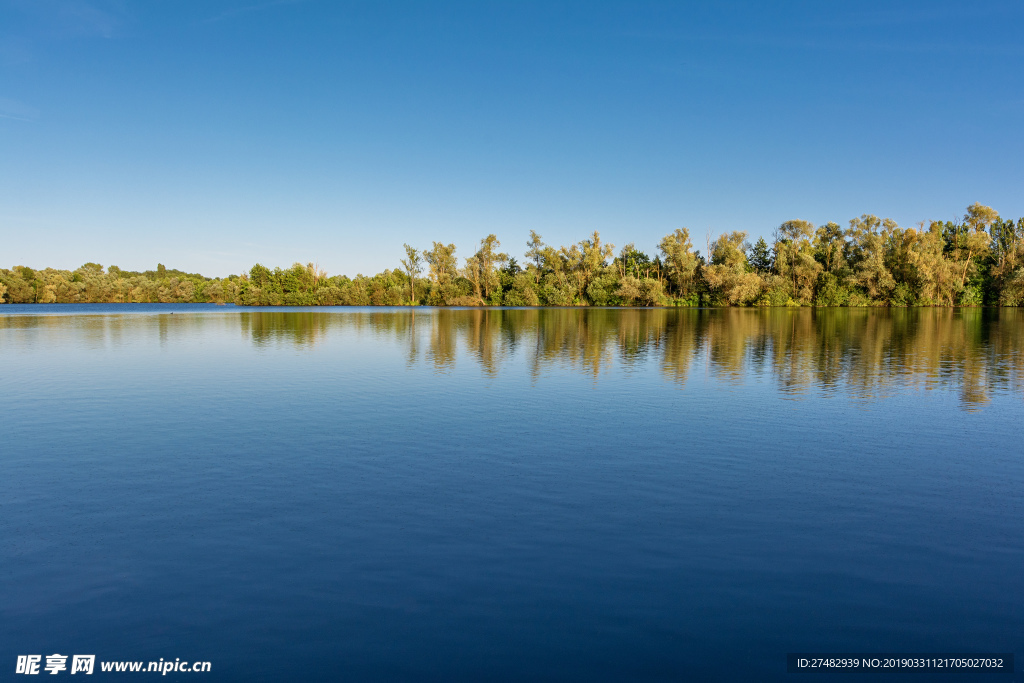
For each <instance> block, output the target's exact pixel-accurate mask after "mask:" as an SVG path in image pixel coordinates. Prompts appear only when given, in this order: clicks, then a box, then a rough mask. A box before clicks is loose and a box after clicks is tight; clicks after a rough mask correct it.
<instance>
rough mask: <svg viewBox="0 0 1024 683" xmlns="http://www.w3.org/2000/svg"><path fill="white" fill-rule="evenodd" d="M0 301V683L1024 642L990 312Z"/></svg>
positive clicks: (407, 672) (642, 670) (723, 660)
mask: <svg viewBox="0 0 1024 683" xmlns="http://www.w3.org/2000/svg"><path fill="white" fill-rule="evenodd" d="M0 308H2V309H3V310H2V311H0V362H2V370H0V416H2V417H0V449H2V454H0V649H2V652H0V671H6V672H7V673H9V674H10V675H11V678H21V677H20V676H15V675H14V674H13V672H14V670H15V661H16V657H17V655H21V654H41V655H49V654H52V653H62V654H75V653H83V654H95V655H96V657H97V661H112V660H145V661H151V660H157V659H159V658H164V659H165V660H173V659H175V658H181V659H183V660H186V661H188V660H193V661H194V660H205V661H210V662H211V665H212V666H211V671H210V673H206V674H198V673H188V674H183V673H179V674H174V673H171V674H168V675H167V676H166V677H164V678H165V679H166V680H209V681H213V680H217V681H336V680H339V681H340V680H354V681H355V680H358V681H362V680H366V681H378V680H380V681H398V680H428V681H429V680H437V681H453V680H489V681H502V680H508V681H513V680H516V681H517V680H526V679H529V680H559V681H562V680H564V681H620V680H637V681H639V680H644V681H647V680H650V681H661V680H663V681H679V680H709V681H716V680H721V681H731V680H759V681H761V680H763V681H772V680H791V679H792V680H798V681H799V680H807V681H821V680H866V677H865V676H864V675H861V674H844V675H835V676H832V677H831V678H830V677H829V676H827V675H823V674H787V673H786V653H787V652H814V651H825V652H900V651H903V652H944V651H950V652H1016V653H1017V655H1018V657H1020V656H1022V655H1024V514H1022V513H1024V504H1022V501H1024V493H1022V484H1024V448H1022V446H1021V444H1022V441H1024V422H1022V418H1024V355H1022V350H1024V314H1022V313H1021V312H1018V311H1016V310H1003V311H978V310H975V311H930V310H924V311H867V310H850V311H845V310H841V311H826V312H817V313H816V312H814V311H809V310H803V311H789V310H782V311H778V310H775V311H755V310H746V311H738V310H720V311H678V310H656V311H642V310H548V311H537V310H489V311H481V310H436V309H417V310H415V311H414V312H413V311H410V309H272V310H267V309H241V308H235V307H230V306H229V307H214V306H208V307H207V306H185V305H168V306H159V305H152V306H150V305H121V306H117V305H111V306H97V305H82V306H59V305H48V306H5V307H0ZM172 312H173V314H172ZM69 661H70V660H69ZM44 663H45V660H44ZM96 668H97V673H96V674H95V675H96V677H97V678H101V679H103V678H110V679H121V680H125V679H127V680H131V679H138V678H143V679H146V678H152V677H153V676H155V675H156V674H153V673H148V674H146V673H139V674H129V673H121V674H109V675H106V676H104V675H103V674H101V673H99V671H98V669H99V664H97V666H96ZM1021 668H1022V667H1021V664H1020V663H1018V665H1017V669H1018V671H1019V670H1020V669H1021ZM43 674H44V675H46V674H45V672H43ZM68 674H69V672H68V671H64V672H62V673H61V675H68ZM5 675H6V674H5ZM868 678H870V676H869V677H868ZM880 678H882V679H884V680H902V679H901V678H900V677H899V676H896V675H882V676H880ZM907 678H910V679H911V680H933V678H931V675H929V674H924V675H920V674H918V675H910V676H908V677H907ZM940 678H941V680H975V679H976V678H977V675H975V676H966V675H942V676H941V677H940ZM1021 678H1022V677H1021V674H1019V673H1018V674H1014V675H1013V676H1005V675H998V674H997V675H994V676H987V677H984V679H985V680H1021ZM5 680H6V679H5ZM872 680H874V679H873V678H872Z"/></svg>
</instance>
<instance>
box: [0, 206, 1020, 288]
mask: <svg viewBox="0 0 1024 683" xmlns="http://www.w3.org/2000/svg"><path fill="white" fill-rule="evenodd" d="M526 246H527V250H526V252H525V254H524V258H523V261H522V263H520V262H519V261H518V260H517V259H516V258H515V257H512V256H509V255H508V254H506V253H504V252H501V251H499V250H500V248H501V244H500V242H499V241H498V238H497V237H496V236H495V235H488V236H487V237H485V238H484V239H483V240H481V241H480V247H479V249H478V250H477V251H476V252H475V253H474V254H472V255H470V256H469V257H468V258H466V259H464V260H463V264H462V265H461V267H460V265H459V259H458V258H457V256H456V253H455V245H454V244H444V243H442V242H433V243H432V245H431V247H430V248H429V249H417V248H414V247H411V246H409V245H404V247H405V258H402V259H399V262H400V265H401V267H399V268H395V269H394V270H385V271H384V272H382V273H378V274H377V275H373V276H364V275H357V276H356V277H355V278H349V277H347V276H344V275H340V276H334V277H328V276H327V274H326V273H325V272H324V271H323V270H322V269H320V268H319V267H317V266H316V265H315V264H312V263H310V264H306V265H303V264H299V263H296V264H295V265H293V266H292V267H291V268H288V269H281V268H275V269H273V270H271V269H270V268H267V267H266V266H263V265H261V264H256V265H255V266H253V267H252V268H251V269H250V270H249V272H248V273H245V274H242V275H232V276H230V277H227V278H207V277H203V276H202V275H198V274H195V273H183V272H180V271H176V270H167V269H166V268H164V266H162V265H160V266H158V267H157V270H155V271H153V270H151V271H145V272H136V271H123V270H121V269H119V268H118V267H116V266H110V267H109V268H107V269H106V271H104V268H103V266H101V265H99V264H96V263H87V264H85V265H83V266H82V267H81V268H79V269H77V270H75V271H68V270H56V269H53V268H47V269H45V270H33V269H32V268H29V267H26V266H17V267H15V268H13V269H10V270H5V269H3V270H0V299H2V301H3V302H4V303H120V302H162V303H204V302H214V303H226V302H233V303H236V304H241V305H250V306H276V305H286V306H288V305H297V306H311V305H345V306H368V305H372V306H398V305H432V306H982V305H988V306H1019V305H1020V304H1021V303H1022V302H1024V218H1020V219H1018V220H1017V221H1013V220H1003V219H1002V218H1000V216H999V214H998V213H997V212H996V211H995V210H994V209H992V208H991V207H988V206H983V205H981V204H978V203H975V204H973V205H971V206H969V207H968V208H967V212H966V213H965V214H964V216H963V219H961V220H957V221H945V222H941V221H932V222H931V223H929V224H928V225H927V226H926V225H925V223H923V222H922V223H921V224H919V225H918V226H917V227H913V228H903V227H900V226H898V225H897V224H896V223H895V222H894V221H892V220H890V219H880V218H878V217H876V216H873V215H869V214H865V215H862V216H860V217H859V218H855V219H853V220H851V221H850V222H849V227H847V228H845V229H844V228H842V227H841V226H840V225H838V224H837V223H831V222H830V223H827V224H826V225H823V226H820V227H815V226H814V225H813V224H811V223H808V222H807V221H802V220H792V221H786V222H785V223H783V224H782V225H780V226H779V227H778V228H777V229H776V230H775V232H774V235H773V238H772V243H771V244H769V243H768V242H767V241H765V240H764V239H763V238H761V239H758V240H757V242H756V243H754V244H750V242H748V240H747V233H746V232H729V233H725V234H723V235H720V236H718V237H717V238H716V239H714V240H712V239H711V238H710V237H709V238H708V239H707V241H706V244H705V253H704V254H702V253H701V252H700V250H697V249H694V245H693V242H692V239H691V236H690V233H689V231H688V230H687V229H686V228H681V229H678V230H675V231H674V232H673V233H672V234H670V235H666V236H665V237H664V238H663V239H662V240H661V242H660V243H659V245H658V252H657V253H656V254H655V255H654V256H653V257H652V256H650V255H649V254H646V253H644V252H642V251H640V250H638V249H637V248H636V247H635V246H634V245H633V244H627V245H626V246H625V247H622V248H621V249H619V250H618V251H617V252H616V250H615V247H614V246H613V245H611V244H607V243H604V242H602V241H601V236H600V235H599V234H598V233H597V232H595V233H594V234H593V235H592V236H591V237H590V238H589V239H585V240H583V241H581V242H579V243H577V244H573V245H570V246H562V247H557V248H556V247H553V246H550V245H547V244H545V243H544V242H543V240H542V238H541V236H540V235H538V234H537V233H536V232H533V231H531V232H530V239H529V241H528V242H527V244H526Z"/></svg>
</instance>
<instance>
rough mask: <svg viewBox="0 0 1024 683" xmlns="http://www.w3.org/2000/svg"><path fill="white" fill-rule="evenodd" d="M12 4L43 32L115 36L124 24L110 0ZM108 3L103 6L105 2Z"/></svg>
mask: <svg viewBox="0 0 1024 683" xmlns="http://www.w3.org/2000/svg"><path fill="white" fill-rule="evenodd" d="M10 4H11V6H12V7H14V8H15V9H17V10H20V12H21V13H22V14H23V15H24V16H25V17H27V18H28V19H29V21H30V22H31V23H30V24H29V25H30V26H31V25H32V24H34V25H35V26H34V27H33V28H34V31H35V32H38V33H40V34H42V35H47V34H48V35H49V36H51V37H57V38H64V37H70V36H91V37H100V38H113V37H114V36H115V34H116V33H117V30H118V28H119V26H120V24H121V20H120V17H119V15H120V14H122V13H121V12H119V11H116V9H117V8H116V7H114V8H111V7H110V3H109V2H107V3H99V2H88V1H86V0H32V1H31V2H28V1H26V0H13V2H11V3H10ZM104 4H105V5H107V8H104V7H103V5H104Z"/></svg>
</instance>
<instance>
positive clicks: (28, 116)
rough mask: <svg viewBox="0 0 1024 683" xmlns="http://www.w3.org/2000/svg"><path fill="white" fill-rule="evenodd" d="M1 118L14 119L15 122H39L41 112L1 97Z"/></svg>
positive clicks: (22, 103)
mask: <svg viewBox="0 0 1024 683" xmlns="http://www.w3.org/2000/svg"><path fill="white" fill-rule="evenodd" d="M0 118H5V119H14V120H15V121H28V122H32V121H37V120H38V119H39V110H38V109H36V108H35V107H30V106H29V105H27V104H25V103H24V102H19V101H18V100H9V99H5V98H3V97H0Z"/></svg>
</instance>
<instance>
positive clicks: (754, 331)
mask: <svg viewBox="0 0 1024 683" xmlns="http://www.w3.org/2000/svg"><path fill="white" fill-rule="evenodd" d="M83 309H84V310H86V311H88V312H89V315H74V316H70V317H68V316H62V315H60V314H61V313H62V312H65V311H73V312H75V313H80V312H81V311H82V310H83ZM126 309H127V310H129V311H132V312H133V314H132V315H118V314H116V313H120V312H121V311H124V310H126ZM26 310H28V309H27V308H26V307H13V306H12V307H10V308H8V309H7V310H5V311H3V312H4V313H6V314H7V315H3V316H0V329H2V330H4V331H5V332H6V333H7V334H6V340H5V345H6V347H7V349H8V351H15V350H17V349H18V347H19V343H23V344H29V345H31V344H33V343H35V342H38V341H40V340H41V339H43V338H45V339H46V343H47V344H48V345H50V347H51V348H63V347H67V346H69V345H70V346H73V347H75V348H76V349H79V350H84V349H102V348H109V349H116V348H118V347H119V346H120V345H122V344H126V343H130V342H131V340H133V339H134V338H136V337H137V336H139V335H142V336H143V337H144V336H146V335H151V334H155V335H158V336H159V339H160V343H161V345H162V346H161V348H163V347H164V346H163V345H167V344H171V345H177V347H179V349H185V348H187V349H188V352H189V353H200V352H201V353H203V354H206V353H212V352H213V349H214V348H218V347H219V348H221V349H226V348H227V347H231V346H232V343H231V341H230V338H231V337H232V336H233V335H235V334H238V333H239V332H240V333H241V335H242V337H243V338H244V339H246V340H248V341H249V342H250V345H251V348H253V349H256V350H257V351H258V350H259V349H262V348H270V347H274V348H277V347H282V346H285V347H291V348H292V349H293V350H294V351H296V352H300V351H303V350H305V351H308V352H311V353H319V351H318V350H317V349H318V347H324V350H325V351H324V352H325V353H326V349H330V352H331V354H332V355H330V356H325V357H324V359H325V362H334V361H339V360H342V359H344V357H345V354H348V357H349V359H350V360H351V361H353V362H355V361H356V360H357V359H358V360H359V362H361V363H365V362H369V361H370V360H371V359H372V358H375V357H380V358H390V357H391V356H392V355H393V354H395V353H399V354H401V356H402V357H403V358H404V359H405V363H406V365H407V366H410V367H411V366H414V365H423V366H424V367H427V368H430V369H432V370H433V371H435V372H442V373H443V372H452V371H453V370H454V369H455V368H456V367H457V366H459V365H460V364H470V365H473V366H475V367H476V368H478V369H479V370H480V371H482V372H483V373H484V374H485V375H487V376H497V375H498V374H499V373H501V372H503V371H509V368H510V367H511V366H513V365H519V366H523V367H525V369H526V370H527V371H528V373H529V375H530V376H531V377H533V378H535V379H539V378H542V377H544V375H545V374H549V373H551V372H555V371H568V372H577V373H583V374H586V375H589V376H591V377H593V379H594V381H595V382H599V381H600V378H601V376H602V375H604V374H606V373H609V372H619V373H624V374H627V375H628V374H630V373H635V372H643V371H646V370H648V369H649V368H651V367H657V368H658V369H659V371H660V373H661V375H662V377H664V378H665V379H668V380H670V381H672V382H675V383H678V384H680V385H685V384H686V382H687V381H690V380H692V379H693V378H696V377H700V378H703V379H706V380H708V381H712V382H715V383H719V384H722V385H727V386H736V387H740V386H745V385H750V384H752V383H759V382H764V381H771V382H772V383H773V384H774V386H775V388H776V390H777V391H778V392H780V394H782V395H784V396H789V397H792V398H796V399H799V398H803V397H807V396H812V395H823V396H834V395H838V394H843V395H846V396H848V397H850V398H851V399H855V400H860V401H868V402H869V401H870V400H872V399H877V398H884V397H887V396H892V395H894V394H896V393H899V392H904V391H908V390H915V391H916V390H934V389H942V390H946V391H955V392H957V394H958V396H959V398H960V400H961V403H962V405H963V407H964V408H965V409H976V408H978V407H979V406H982V405H984V404H985V403H986V402H988V401H989V400H990V399H991V398H992V397H993V396H994V395H998V394H1000V393H1007V392H1009V393H1015V394H1019V393H1020V391H1021V386H1022V382H1021V379H1022V372H1024V363H1022V362H1021V361H1022V346H1024V334H1022V332H1024V313H1022V312H1021V311H1019V310H1018V309H999V310H987V309H907V310H903V309H895V310H877V309H830V310H809V309H799V310H792V309H768V310H750V309H747V310H741V309H718V310H687V309H681V310H666V309H653V310H644V309H623V310H607V309H587V310H580V309H539V310H538V309H532V310H531V309H527V310H521V309H512V310H510V309H430V308H417V309H403V308H397V309H367V308H361V309H360V308H355V309H353V308H332V309H324V308H313V309H309V308H306V309H243V308H235V307H223V308H222V307H215V306H173V307H172V306H163V307H161V306H130V307H118V306H116V305H113V306H89V307H79V308H74V307H70V308H67V307H54V306H34V307H31V312H32V313H36V312H42V313H45V314H46V315H20V314H19V313H21V312H23V311H26ZM172 311H173V313H172ZM71 330H73V331H74V334H73V336H70V335H69V332H70V331H71ZM47 331H50V332H52V333H53V334H47ZM12 333H14V334H12ZM367 340H370V343H364V342H366V341H367ZM236 352H239V351H238V350H237V349H236ZM334 354H341V355H334ZM328 358H329V359H330V361H328ZM55 362H59V360H55Z"/></svg>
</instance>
